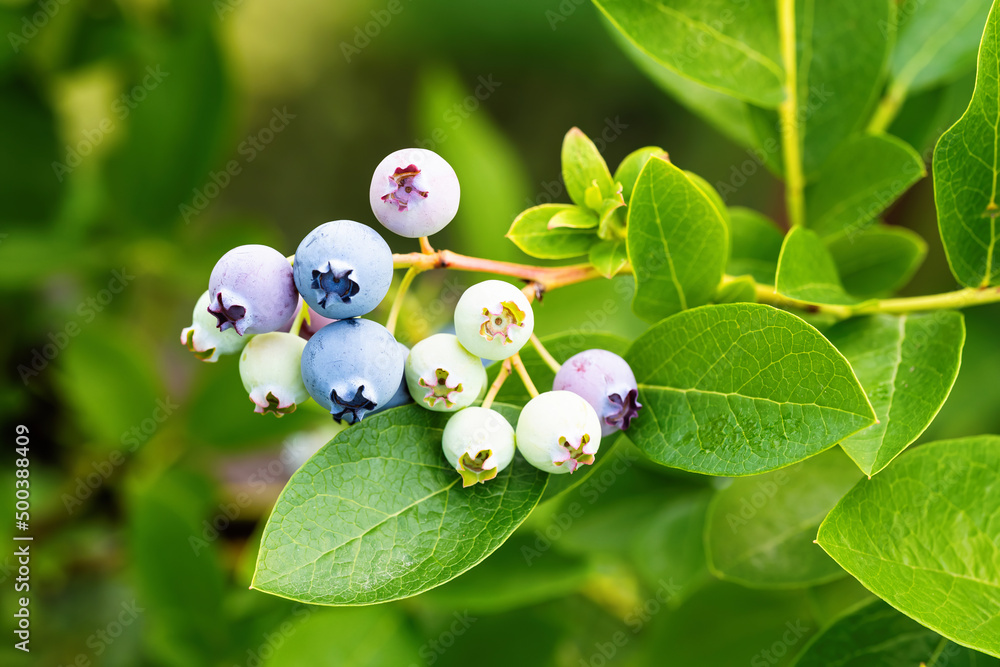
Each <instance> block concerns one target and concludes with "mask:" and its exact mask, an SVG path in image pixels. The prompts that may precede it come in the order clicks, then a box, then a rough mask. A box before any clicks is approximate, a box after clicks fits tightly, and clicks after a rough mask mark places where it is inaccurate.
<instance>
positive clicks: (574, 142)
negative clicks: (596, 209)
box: [562, 127, 615, 208]
mask: <svg viewBox="0 0 1000 667" xmlns="http://www.w3.org/2000/svg"><path fill="white" fill-rule="evenodd" d="M562 173H563V181H565V182H566V192H567V193H568V194H569V198H570V199H572V200H573V203H574V204H576V205H577V206H587V196H586V193H587V189H588V188H590V187H591V186H593V185H594V184H595V183H596V184H597V188H598V191H599V193H600V197H599V199H598V201H600V200H603V199H606V198H608V197H611V196H612V195H613V194H614V192H615V187H614V185H615V184H614V181H612V180H611V172H610V171H608V165H607V164H605V162H604V158H603V157H601V153H600V152H599V151H598V150H597V146H595V145H594V142H593V141H591V140H590V138H589V137H587V135H586V134H584V133H583V132H581V131H580V129H579V128H576V127H574V128H572V129H571V130H570V131H569V132H567V133H566V137H565V138H564V139H563V145H562ZM592 208H593V207H592Z"/></svg>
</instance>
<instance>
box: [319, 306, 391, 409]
mask: <svg viewBox="0 0 1000 667" xmlns="http://www.w3.org/2000/svg"><path fill="white" fill-rule="evenodd" d="M402 375H403V360H402V355H401V354H400V350H399V344H398V343H396V339H395V338H393V337H392V334H391V333H389V331H388V330H386V328H385V327H383V326H382V325H381V324H377V323H376V322H372V321H371V320H363V319H353V318H352V319H346V320H338V321H336V322H333V323H332V324H328V325H326V326H325V327H323V328H322V329H320V330H319V331H317V332H316V333H315V334H314V335H313V337H312V338H310V339H309V342H308V343H306V347H305V350H303V352H302V380H303V381H304V382H305V386H306V390H307V391H308V392H309V395H310V396H312V397H313V398H314V399H315V400H316V402H317V403H319V404H320V405H322V406H323V407H324V408H326V409H327V410H329V411H330V414H331V415H333V418H334V419H336V420H337V421H341V420H344V421H346V422H347V423H349V424H353V423H356V422H359V421H361V420H362V419H363V418H364V416H365V415H366V414H368V413H369V412H371V411H372V410H374V409H375V408H377V407H379V406H380V405H382V404H384V403H388V402H389V400H391V399H392V397H393V395H394V394H395V393H396V390H397V389H398V388H399V381H400V378H401V377H402Z"/></svg>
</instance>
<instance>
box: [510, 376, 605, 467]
mask: <svg viewBox="0 0 1000 667" xmlns="http://www.w3.org/2000/svg"><path fill="white" fill-rule="evenodd" d="M600 446H601V422H600V420H599V419H598V418H597V413H596V412H595V411H594V408H593V407H591V405H590V403H588V402H587V401H585V400H584V399H583V398H581V397H580V396H577V395H576V394H574V393H572V392H569V391H547V392H545V393H544V394H539V395H538V396H536V397H534V398H533V399H531V400H530V401H528V403H527V405H525V406H524V409H522V410H521V415H520V416H519V417H518V419H517V449H518V451H519V452H521V455H522V456H523V457H524V458H525V460H527V461H528V463H530V464H531V465H533V466H535V467H536V468H538V469H539V470H544V471H545V472H551V473H556V474H563V473H572V472H575V471H576V469H577V468H579V467H580V466H581V465H591V464H592V463H593V462H594V455H595V454H597V450H598V448H600Z"/></svg>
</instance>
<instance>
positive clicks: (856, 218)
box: [805, 134, 927, 236]
mask: <svg viewBox="0 0 1000 667" xmlns="http://www.w3.org/2000/svg"><path fill="white" fill-rule="evenodd" d="M926 175H927V170H926V169H925V168H924V161H923V160H922V159H921V157H920V155H919V154H918V153H917V152H916V151H915V150H913V148H912V147H910V146H909V145H908V144H907V143H906V142H904V141H902V140H901V139H897V138H896V137H892V136H889V135H874V134H866V135H861V136H858V137H855V138H854V139H852V140H851V141H849V142H848V143H846V144H844V145H842V146H841V147H840V148H838V149H837V150H836V152H835V153H833V155H831V156H830V159H829V161H828V162H827V163H826V164H825V165H824V167H823V170H822V172H821V173H820V175H819V176H818V177H817V180H816V182H815V183H813V184H811V185H809V186H808V187H807V188H806V192H805V197H806V220H807V224H808V225H809V227H810V228H811V229H814V230H816V232H817V233H818V234H820V235H821V236H831V235H838V234H847V235H848V236H856V235H858V234H860V233H861V232H862V231H864V230H865V229H866V228H867V227H868V226H869V225H870V223H871V221H872V220H875V219H876V218H877V217H878V216H879V215H880V214H881V213H882V212H883V211H885V209H887V208H888V207H889V206H890V205H891V204H892V203H893V202H894V201H896V199H898V198H899V196H900V195H902V194H903V193H904V192H906V190H907V189H909V187H910V186H911V185H913V184H914V183H915V182H917V181H918V180H920V179H921V178H923V177H924V176H926Z"/></svg>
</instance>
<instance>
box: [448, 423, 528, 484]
mask: <svg viewBox="0 0 1000 667" xmlns="http://www.w3.org/2000/svg"><path fill="white" fill-rule="evenodd" d="M441 446H442V448H443V449H444V456H445V458H446V459H448V463H450V464H451V467H452V468H454V469H455V470H456V471H457V472H458V474H459V475H461V476H462V486H464V487H465V486H472V485H473V484H476V483H485V482H486V481H488V480H491V479H493V478H494V477H496V476H497V473H498V472H500V471H501V470H503V469H505V468H506V467H507V466H509V465H510V462H511V461H512V460H513V459H514V428H513V427H512V426H511V425H510V424H509V423H508V422H507V420H506V419H504V418H503V415H501V414H500V413H499V412H497V411H496V410H490V409H489V408H479V407H471V408H465V409H464V410H460V411H458V412H457V413H455V415H454V416H452V417H451V419H449V420H448V423H447V424H445V427H444V434H443V436H442V440H441Z"/></svg>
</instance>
